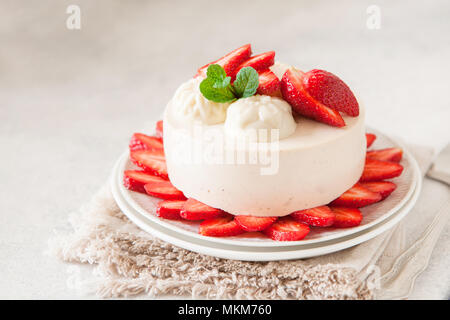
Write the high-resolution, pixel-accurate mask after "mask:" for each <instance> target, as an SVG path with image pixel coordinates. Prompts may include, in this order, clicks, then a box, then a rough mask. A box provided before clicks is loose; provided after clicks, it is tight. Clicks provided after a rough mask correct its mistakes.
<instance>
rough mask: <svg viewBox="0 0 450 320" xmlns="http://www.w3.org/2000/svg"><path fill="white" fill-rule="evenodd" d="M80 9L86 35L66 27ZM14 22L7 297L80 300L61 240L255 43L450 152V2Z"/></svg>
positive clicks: (2, 243) (413, 136) (435, 289)
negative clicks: (218, 63)
mask: <svg viewBox="0 0 450 320" xmlns="http://www.w3.org/2000/svg"><path fill="white" fill-rule="evenodd" d="M69 4H78V5H79V6H80V7H81V18H82V26H81V27H82V28H81V30H73V31H71V30H68V29H67V28H66V19H67V17H68V15H67V14H66V12H65V11H66V8H67V6H68V5H69ZM370 4H377V5H379V7H380V9H381V14H382V16H381V17H382V20H381V29H379V30H369V29H368V28H367V27H366V19H367V17H368V15H367V13H366V9H367V7H368V6H369V5H370ZM0 12H1V13H2V14H1V19H0V40H1V42H0V145H1V150H2V151H1V157H0V179H1V180H0V181H1V183H0V210H1V211H0V212H1V215H0V256H1V259H0V298H77V296H76V295H75V293H74V292H72V291H70V290H68V289H67V288H66V283H65V279H66V277H67V274H66V265H64V264H62V263H60V262H58V261H55V260H54V259H52V258H51V257H47V256H44V255H43V251H44V250H45V248H46V241H47V239H48V238H49V236H50V234H51V232H52V230H53V229H54V228H56V227H59V226H62V225H65V224H66V221H67V215H68V213H69V212H71V211H74V210H76V209H77V208H78V207H79V206H80V205H81V204H82V203H83V202H85V201H87V200H88V199H89V198H90V196H91V195H92V194H93V193H94V192H95V191H96V190H97V189H98V188H99V187H100V186H101V185H102V183H104V182H105V181H106V179H107V177H108V175H109V173H110V170H111V168H112V165H113V163H114V162H115V160H116V158H117V157H118V156H119V154H120V153H121V152H122V151H123V149H124V148H125V147H126V145H127V142H128V139H129V137H130V135H131V134H132V132H133V131H135V130H137V129H138V128H142V127H143V126H144V125H145V123H146V122H147V121H149V120H151V119H154V118H155V117H157V116H158V115H160V114H161V112H162V110H163V108H164V106H165V104H166V103H167V101H168V99H169V98H170V97H171V95H172V94H173V92H174V90H175V89H176V88H177V86H178V85H179V84H180V83H181V82H183V81H185V80H186V79H188V78H189V77H191V76H192V75H193V74H195V72H196V69H197V68H198V67H199V66H201V65H204V64H205V63H207V62H209V61H211V60H213V59H216V58H218V57H219V56H221V55H223V54H224V53H226V52H227V51H229V50H231V49H234V48H236V47H238V46H240V45H242V44H244V43H249V42H251V43H252V46H253V48H254V52H256V53H260V52H264V51H268V50H275V51H276V52H277V58H278V59H279V60H281V61H285V62H288V63H290V64H294V65H296V66H298V67H299V68H301V69H303V70H305V71H307V70H309V69H312V68H322V69H326V70H329V71H331V72H334V73H336V74H338V75H339V76H340V77H341V78H343V79H344V80H345V81H346V82H347V83H348V84H349V86H350V87H351V88H352V89H353V90H354V91H355V92H356V93H357V94H358V96H359V97H360V99H362V101H364V104H365V105H366V108H367V124H369V125H371V126H374V127H376V128H378V129H380V130H383V131H385V132H386V133H388V134H392V135H395V136H399V137H401V138H403V139H404V140H406V141H407V142H409V143H415V144H422V145H427V146H430V147H433V148H434V149H435V150H440V149H441V148H442V147H443V146H444V145H445V144H446V143H448V141H449V137H450V129H449V124H448V123H449V119H450V106H449V100H450V99H449V91H448V90H449V80H448V77H449V71H450V70H449V69H450V63H449V60H448V58H449V57H450V38H449V37H448V32H449V31H450V2H448V1H426V2H425V1H339V2H338V1H299V0H297V1H242V0H241V1H126V2H125V1H75V0H73V1H57V0H55V1H47V0H46V1H17V0H0ZM433 184H434V182H430V181H426V182H425V185H424V194H423V195H422V198H424V197H426V198H427V199H429V198H430V197H433V193H432V192H430V191H429V190H430V188H431V186H432V185H433ZM449 248H450V228H449V227H448V226H447V228H446V229H445V231H444V233H443V234H442V236H441V238H440V240H439V242H438V244H437V247H436V249H435V252H434V254H433V257H432V260H431V263H430V266H429V268H428V269H427V270H426V271H425V272H424V273H423V274H422V275H421V276H420V277H419V279H418V281H417V285H416V287H415V290H414V292H413V295H412V298H440V299H443V298H447V297H448V295H449V283H448V282H447V283H446V282H445V281H442V279H446V280H448V279H449V277H448V274H449V271H448V270H450V261H449V258H448V257H449V255H448V250H449Z"/></svg>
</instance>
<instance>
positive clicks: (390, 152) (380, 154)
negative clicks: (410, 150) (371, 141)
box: [366, 148, 403, 162]
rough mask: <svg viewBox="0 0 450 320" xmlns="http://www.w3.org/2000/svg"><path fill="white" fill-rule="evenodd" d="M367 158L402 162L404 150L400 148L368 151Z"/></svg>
mask: <svg viewBox="0 0 450 320" xmlns="http://www.w3.org/2000/svg"><path fill="white" fill-rule="evenodd" d="M366 156H367V157H368V158H370V159H375V160H382V161H394V162H400V160H402V156H403V150H402V149H400V148H386V149H381V150H373V151H368V152H367V154H366Z"/></svg>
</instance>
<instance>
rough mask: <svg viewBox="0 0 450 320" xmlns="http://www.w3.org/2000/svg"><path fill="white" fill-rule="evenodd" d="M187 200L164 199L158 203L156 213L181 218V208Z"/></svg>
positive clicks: (173, 218)
mask: <svg viewBox="0 0 450 320" xmlns="http://www.w3.org/2000/svg"><path fill="white" fill-rule="evenodd" d="M185 202H186V201H185V200H164V201H161V202H160V203H158V207H157V208H156V215H157V216H158V217H161V218H165V219H171V220H177V219H181V217H180V210H181V208H182V207H183V205H184V203H185Z"/></svg>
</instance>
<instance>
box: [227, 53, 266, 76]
mask: <svg viewBox="0 0 450 320" xmlns="http://www.w3.org/2000/svg"><path fill="white" fill-rule="evenodd" d="M274 63H275V51H269V52H264V53H261V54H258V55H256V56H253V57H251V58H250V59H248V60H246V61H244V62H243V63H241V64H240V65H239V67H237V68H236V70H235V73H234V74H233V75H231V77H232V78H233V76H236V75H237V74H238V72H239V70H241V69H242V68H245V67H252V68H253V69H255V70H256V71H258V72H259V71H263V70H266V69H268V68H269V67H270V66H272V65H273V64H274Z"/></svg>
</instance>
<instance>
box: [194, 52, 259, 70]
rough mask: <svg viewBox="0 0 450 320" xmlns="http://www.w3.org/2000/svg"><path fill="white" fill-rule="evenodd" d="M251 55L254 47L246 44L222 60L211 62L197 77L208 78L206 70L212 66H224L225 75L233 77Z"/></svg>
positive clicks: (202, 68)
mask: <svg viewBox="0 0 450 320" xmlns="http://www.w3.org/2000/svg"><path fill="white" fill-rule="evenodd" d="M251 55H252V47H251V45H250V44H246V45H244V46H242V47H240V48H237V49H236V50H233V51H231V52H230V53H228V54H227V55H225V56H223V57H222V58H220V59H218V60H216V61H213V62H210V63H208V64H207V65H204V66H203V67H201V68H200V69H198V71H197V74H196V75H195V76H196V77H198V76H201V77H206V70H207V69H208V67H209V66H210V65H211V64H218V65H220V66H222V67H223V68H224V70H225V73H226V74H227V75H228V76H232V75H234V74H235V71H236V69H237V68H238V67H239V65H240V64H241V63H242V62H244V61H245V60H248V59H249V58H250V56H251Z"/></svg>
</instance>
